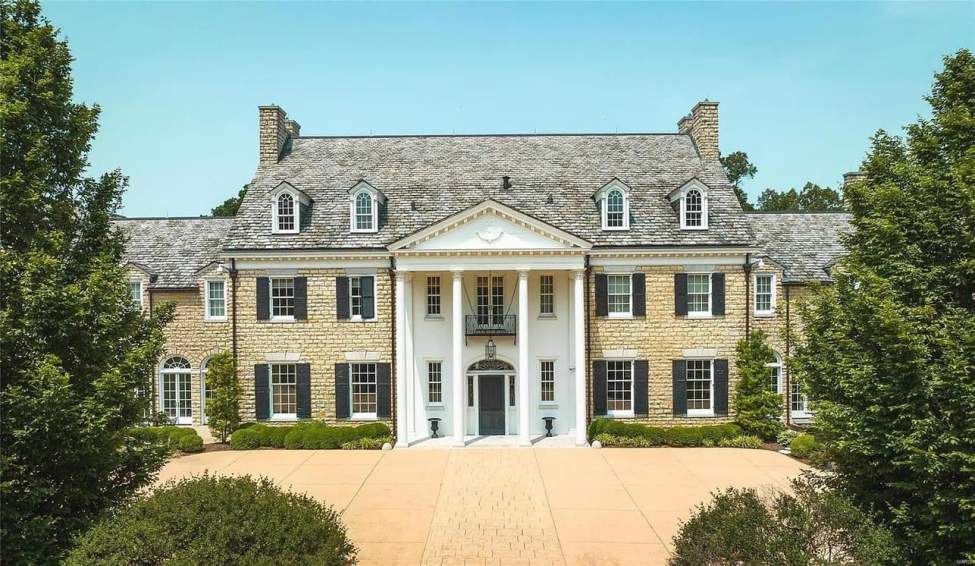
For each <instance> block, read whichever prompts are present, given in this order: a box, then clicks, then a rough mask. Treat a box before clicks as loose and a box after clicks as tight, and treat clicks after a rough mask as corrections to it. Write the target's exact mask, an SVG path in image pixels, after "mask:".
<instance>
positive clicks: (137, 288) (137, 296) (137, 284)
mask: <svg viewBox="0 0 975 566" xmlns="http://www.w3.org/2000/svg"><path fill="white" fill-rule="evenodd" d="M129 297H131V298H132V304H134V305H135V306H136V307H138V308H140V309H141V308H142V281H139V280H138V279H136V280H134V281H129Z"/></svg>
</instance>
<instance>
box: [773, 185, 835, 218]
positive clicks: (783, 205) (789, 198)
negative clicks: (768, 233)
mask: <svg viewBox="0 0 975 566" xmlns="http://www.w3.org/2000/svg"><path fill="white" fill-rule="evenodd" d="M758 209H759V210H762V211H766V212H791V211H798V212H832V211H839V210H843V196H842V195H840V193H838V192H837V191H835V190H833V189H831V188H829V187H820V186H819V185H817V184H815V183H806V184H805V186H803V187H802V190H801V191H796V190H795V189H789V190H788V191H781V192H780V191H776V190H775V189H765V191H763V192H762V194H761V195H759V197H758Z"/></svg>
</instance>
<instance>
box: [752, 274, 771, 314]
mask: <svg viewBox="0 0 975 566" xmlns="http://www.w3.org/2000/svg"><path fill="white" fill-rule="evenodd" d="M773 310H775V275H773V274H771V273H757V274H755V314H765V315H768V314H772V311H773Z"/></svg>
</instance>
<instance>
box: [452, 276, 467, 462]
mask: <svg viewBox="0 0 975 566" xmlns="http://www.w3.org/2000/svg"><path fill="white" fill-rule="evenodd" d="M463 284H464V273H463V272H462V271H454V272H453V293H452V299H451V303H450V315H451V318H452V321H453V332H452V333H451V342H452V344H453V346H452V347H451V352H450V353H451V363H450V375H451V376H452V377H453V380H454V383H453V391H454V417H453V421H454V422H453V425H452V426H453V428H454V445H456V446H463V445H464V432H465V431H464V429H465V422H464V421H465V419H464V417H465V415H466V412H467V407H466V404H465V403H464V395H465V394H466V392H467V376H465V375H464V367H463V348H464V306H463V303H462V302H461V296H462V295H463V292H464V290H463V287H462V285H463Z"/></svg>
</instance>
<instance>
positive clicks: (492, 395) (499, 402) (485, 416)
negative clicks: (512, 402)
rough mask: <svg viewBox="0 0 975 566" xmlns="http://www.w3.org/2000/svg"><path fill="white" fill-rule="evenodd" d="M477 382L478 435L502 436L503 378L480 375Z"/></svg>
mask: <svg viewBox="0 0 975 566" xmlns="http://www.w3.org/2000/svg"><path fill="white" fill-rule="evenodd" d="M477 381H478V386H477V401H478V404H477V425H478V429H479V430H478V434H480V435H481V436H485V435H489V434H504V376H503V375H482V376H480V377H478V380H477Z"/></svg>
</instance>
